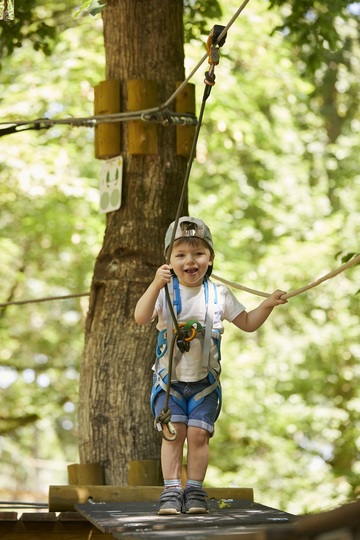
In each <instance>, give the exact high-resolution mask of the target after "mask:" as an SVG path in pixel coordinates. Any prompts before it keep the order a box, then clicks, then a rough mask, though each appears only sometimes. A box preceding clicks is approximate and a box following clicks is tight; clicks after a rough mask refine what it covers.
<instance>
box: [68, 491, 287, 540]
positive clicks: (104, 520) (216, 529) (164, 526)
mask: <svg viewBox="0 0 360 540" xmlns="http://www.w3.org/2000/svg"><path fill="white" fill-rule="evenodd" d="M209 507H210V512H209V513H208V514H203V515H188V514H181V515H179V516H159V515H158V514H157V510H158V502H156V503H154V502H136V503H130V502H128V503H125V502H124V503H87V504H76V505H75V508H76V510H77V511H78V512H79V513H80V514H81V515H82V516H84V517H86V518H87V519H88V520H89V522H90V523H92V524H93V525H95V526H96V527H97V528H98V529H99V530H101V531H102V532H103V533H107V534H109V533H111V534H112V535H113V536H114V537H115V538H119V539H123V538H133V539H135V538H136V539H144V538H146V539H148V540H151V539H160V538H166V539H168V538H182V539H183V540H187V539H188V540H190V539H191V540H196V539H199V540H200V539H201V540H203V539H205V538H212V537H217V538H219V537H220V536H221V538H225V537H226V535H229V534H231V535H234V534H241V535H242V538H244V536H243V535H244V533H247V534H249V533H250V532H251V533H252V534H254V533H257V534H259V533H260V532H261V531H262V530H263V529H264V528H266V527H268V526H269V525H271V526H272V530H273V532H274V533H275V531H278V530H279V532H280V531H281V530H282V529H281V528H282V527H283V526H284V525H289V524H291V523H293V522H294V521H295V517H294V516H292V515H290V514H287V513H285V512H282V511H281V510H276V509H274V508H269V507H267V506H263V505H261V504H257V503H254V502H252V501H245V500H232V499H212V500H210V501H209ZM283 532H285V530H283ZM252 538H255V536H252ZM256 538H257V539H258V540H260V538H263V537H261V536H256ZM273 538H275V536H274V537H273ZM279 538H280V537H279Z"/></svg>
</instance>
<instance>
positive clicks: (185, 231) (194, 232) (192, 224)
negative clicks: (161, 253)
mask: <svg viewBox="0 0 360 540" xmlns="http://www.w3.org/2000/svg"><path fill="white" fill-rule="evenodd" d="M182 223H186V226H185V227H184V226H183V228H181V224H182ZM174 226H175V221H173V222H172V223H171V225H170V226H169V228H168V230H167V231H166V235H165V255H166V251H167V249H168V247H169V246H170V243H171V238H172V235H173V231H174ZM183 236H187V237H194V236H195V237H196V238H201V240H204V242H206V243H207V244H208V246H209V247H210V248H211V249H212V251H214V245H213V239H212V236H211V232H210V229H209V227H208V226H207V225H205V223H204V222H203V221H202V220H201V219H197V218H194V217H190V216H183V217H181V218H180V219H179V221H178V225H177V228H176V233H175V237H174V240H178V239H179V238H182V237H183Z"/></svg>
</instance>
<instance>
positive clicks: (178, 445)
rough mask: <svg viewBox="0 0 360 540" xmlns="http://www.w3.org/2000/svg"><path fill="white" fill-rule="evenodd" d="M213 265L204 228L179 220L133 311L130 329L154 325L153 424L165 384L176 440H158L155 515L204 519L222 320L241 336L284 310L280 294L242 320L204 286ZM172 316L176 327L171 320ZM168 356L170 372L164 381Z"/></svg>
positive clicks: (222, 296) (226, 297)
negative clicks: (180, 333) (179, 333)
mask: <svg viewBox="0 0 360 540" xmlns="http://www.w3.org/2000/svg"><path fill="white" fill-rule="evenodd" d="M174 226H175V222H174V223H172V224H171V225H170V227H169V229H168V231H167V233H166V237H165V256H166V255H167V252H168V249H169V246H170V244H171V241H172V238H173V231H174ZM214 257H215V253H214V247H213V240H212V236H211V232H210V230H209V228H208V227H207V226H206V225H205V223H204V222H203V221H201V220H200V219H196V218H193V217H189V216H184V217H182V218H180V219H179V221H178V226H177V229H176V232H175V236H174V242H173V246H172V251H171V255H170V264H163V265H162V266H160V268H158V270H157V272H156V274H155V277H154V280H153V281H152V283H151V284H150V285H149V287H148V289H147V290H146V291H145V293H144V294H143V296H142V297H141V298H140V299H139V301H138V303H137V305H136V308H135V320H136V322H137V323H138V324H147V323H149V322H151V321H152V320H154V318H155V317H156V316H157V317H158V323H157V329H158V330H159V340H158V346H157V360H156V363H155V366H154V371H155V373H154V386H153V391H152V410H153V414H154V416H155V418H158V417H159V415H160V416H161V413H163V412H164V404H165V403H166V390H167V384H168V379H169V377H170V380H171V388H170V395H169V396H168V407H169V409H170V411H171V423H172V425H173V427H174V428H175V431H176V438H175V439H174V440H169V439H168V438H163V441H162V447H161V463H162V472H163V477H164V491H163V492H162V494H161V496H160V507H159V514H162V515H167V514H180V513H181V512H185V513H189V514H203V513H207V512H208V505H207V502H206V497H207V494H206V493H205V491H204V490H203V488H202V485H203V481H204V478H205V474H206V470H207V466H208V457H209V439H210V437H211V436H212V435H213V433H214V424H215V421H216V419H217V416H218V414H219V412H220V407H221V387H220V381H219V377H220V338H221V334H222V333H223V332H224V326H223V320H228V321H230V322H232V323H233V324H234V325H235V326H237V327H238V328H240V329H241V330H243V331H245V332H253V331H255V330H257V329H258V328H259V327H260V326H261V325H262V324H263V323H264V322H265V321H266V319H267V318H268V316H269V315H270V313H271V311H272V309H273V308H274V307H275V306H278V305H279V304H285V303H286V300H282V299H281V296H282V295H283V294H285V293H284V291H280V290H276V291H275V292H273V293H272V294H271V296H269V297H268V298H266V300H264V301H263V302H262V303H261V304H260V305H259V306H258V307H257V308H255V309H253V310H252V311H250V312H247V311H246V310H245V307H244V306H243V305H242V304H241V303H240V302H238V300H237V299H236V298H235V296H234V295H233V294H232V292H231V291H230V290H229V289H228V288H227V287H226V286H225V285H222V284H216V285H215V284H214V283H213V282H212V281H211V280H210V279H209V276H210V274H211V270H212V266H213V262H214ZM165 286H167V288H168V298H170V299H171V302H172V304H173V309H172V311H171V309H170V308H169V306H168V303H167V295H166V293H165ZM174 315H175V317H176V319H177V321H176V320H175V321H174V320H173V318H174ZM189 321H190V322H189ZM174 323H175V324H174ZM186 323H189V324H188V325H187V327H189V328H190V330H191V332H187V333H186V334H185V337H186V339H183V340H182V341H181V340H180V341H181V342H180V343H179V342H178V341H175V344H174V343H171V341H172V339H173V336H174V327H175V328H177V329H179V328H180V329H181V327H182V324H186ZM170 344H171V345H170ZM172 348H173V360H172V362H171V365H172V369H171V373H168V368H169V351H170V350H172ZM185 441H187V477H188V480H187V483H186V487H185V489H184V493H183V492H182V486H181V469H182V459H183V448H184V444H185Z"/></svg>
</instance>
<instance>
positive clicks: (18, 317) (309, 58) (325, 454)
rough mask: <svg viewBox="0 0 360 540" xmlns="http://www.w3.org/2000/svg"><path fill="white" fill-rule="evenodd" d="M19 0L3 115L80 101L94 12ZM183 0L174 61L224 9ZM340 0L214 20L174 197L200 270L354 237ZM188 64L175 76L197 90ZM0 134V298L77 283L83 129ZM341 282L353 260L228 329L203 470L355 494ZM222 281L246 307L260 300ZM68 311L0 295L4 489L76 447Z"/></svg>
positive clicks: (352, 274) (282, 491) (319, 266)
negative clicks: (187, 215) (193, 145)
mask: <svg viewBox="0 0 360 540" xmlns="http://www.w3.org/2000/svg"><path fill="white" fill-rule="evenodd" d="M19 4H20V2H19ZM35 4H36V3H35V2H34V3H32V2H31V1H29V2H27V6H28V8H27V10H26V12H25V11H21V10H23V6H18V5H17V6H16V8H17V7H19V13H20V12H21V13H22V16H21V17H18V21H19V24H20V21H22V26H19V27H18V30H19V31H20V30H21V32H22V34H23V35H24V36H25V38H24V41H23V46H22V47H17V44H16V42H15V41H14V30H12V31H11V28H12V27H11V24H15V23H16V21H15V23H6V25H5V23H2V27H1V34H0V45H1V47H2V50H3V51H4V52H6V50H8V51H9V52H10V53H11V54H10V56H8V57H4V58H3V59H2V72H1V83H0V88H1V93H0V95H1V117H2V119H1V121H2V122H3V121H7V120H9V121H10V120H18V119H25V120H27V119H36V118H44V117H48V118H64V117H66V116H74V117H82V116H87V115H91V114H92V111H93V91H92V87H93V86H94V85H95V84H97V83H98V82H99V81H100V80H102V79H104V51H103V37H102V24H101V18H100V16H99V15H98V16H97V17H95V18H92V17H90V16H88V15H85V16H81V17H80V18H78V19H75V20H74V19H72V16H71V12H70V11H69V7H68V3H66V5H65V3H64V5H62V4H61V3H57V10H58V11H59V13H56V14H54V13H53V8H52V4H51V3H50V2H43V3H42V4H43V5H42V6H41V7H40V6H36V5H35ZM196 4H198V5H195V4H194V3H192V2H191V3H190V2H189V4H188V5H187V6H186V9H185V15H186V16H189V17H190V15H191V9H196V13H197V20H198V21H199V22H200V23H201V24H199V25H195V26H194V25H193V26H191V25H190V24H186V25H185V27H186V31H187V32H189V31H191V34H188V35H189V39H190V41H189V42H188V44H187V46H186V70H187V72H188V71H189V70H190V69H191V68H192V67H193V66H194V65H195V64H196V63H197V61H198V60H199V58H200V56H202V55H203V53H204V51H205V48H204V45H203V44H204V43H205V41H206V39H207V33H208V31H209V29H210V28H211V27H212V25H213V24H215V23H216V24H226V23H227V22H228V20H229V19H230V17H231V16H232V14H233V13H234V11H235V10H236V9H237V7H238V6H237V5H236V3H235V2H234V1H233V0H231V1H229V2H226V5H225V4H224V3H221V2H220V6H219V5H215V6H213V8H212V9H213V11H212V12H210V13H209V12H204V11H202V7H203V4H202V3H201V2H198V3H196ZM204 4H205V3H204ZM208 4H209V3H206V5H207V6H208ZM300 4H301V5H300ZM211 5H212V4H211ZM357 6H358V4H356V3H351V4H350V3H349V7H347V6H346V7H341V6H340V3H339V6H335V5H334V6H332V12H331V13H330V11H329V10H328V9H327V8H326V4H325V3H318V4H317V9H316V10H315V8H314V7H313V2H301V3H296V2H294V3H293V5H292V3H290V2H282V1H281V0H279V1H278V2H273V7H272V9H271V10H270V11H269V10H267V9H265V10H264V3H263V2H258V1H257V0H252V1H251V2H250V3H249V5H248V6H247V7H246V9H245V10H244V12H243V14H242V15H241V17H240V18H239V19H238V20H237V22H236V23H235V24H234V25H233V26H232V28H231V30H230V31H229V34H228V38H227V41H226V44H225V46H224V47H223V49H222V50H221V60H220V65H219V66H218V67H217V69H216V74H217V79H216V85H215V87H214V89H213V90H212V94H211V97H210V99H209V100H208V103H207V106H206V113H205V118H204V124H203V127H202V131H201V134H200V140H199V144H198V151H197V160H196V162H195V163H194V165H193V171H192V176H191V180H190V185H189V205H190V212H191V214H193V215H199V216H200V217H202V218H203V219H204V220H205V221H206V222H207V223H208V224H209V226H210V227H211V229H212V232H213V235H214V240H215V246H216V260H215V272H216V274H219V275H220V276H222V277H225V278H226V279H230V280H233V281H236V282H238V283H242V284H244V285H247V286H249V287H254V288H256V289H262V290H268V291H271V290H273V289H274V288H275V287H281V288H283V289H286V290H289V291H290V290H292V289H295V288H297V287H298V286H301V285H303V284H305V283H307V282H310V281H312V280H314V279H315V278H316V277H319V276H320V275H322V274H324V273H326V272H327V271H329V270H330V269H332V268H335V267H336V266H339V265H340V264H341V262H342V261H341V258H342V257H343V256H345V255H346V254H348V253H352V252H357V251H358V238H359V231H360V218H359V211H358V209H359V202H360V190H359V184H360V176H359V174H358V170H359V157H358V156H359V155H360V152H359V131H360V114H359V106H358V103H359V84H358V81H359V69H360V51H359V43H358V36H359V32H358V24H359V20H358V14H359V11H358V9H357ZM73 7H74V10H75V8H76V3H75V2H74V3H73ZM208 9H209V6H208ZM220 9H221V13H220ZM31 10H32V11H31ZM202 13H203V16H200V15H201V14H202ZM26 14H27V15H26ZM209 14H210V15H211V14H213V15H214V16H215V19H214V20H211V19H210V20H208V15H209ZM36 17H37V19H38V21H37V23H36ZM59 17H60V19H59ZM15 19H16V17H15ZM34 19H35V22H30V21H34ZM56 21H59V26H57V23H56ZM204 21H205V22H206V24H205V25H204ZM40 22H41V23H42V24H41V25H40ZM44 25H46V26H49V27H51V28H55V29H56V31H55V30H54V31H51V30H50V34H49V33H46V29H45V27H44ZM40 27H41V28H42V30H41V31H40ZM41 32H44V34H43V36H42V34H41ZM9 35H11V36H12V38H11V39H12V41H11V43H12V48H11V46H9V45H8V43H9V42H10V41H9V39H10V38H9ZM36 36H38V37H36ZM39 36H40V37H39ZM45 43H48V48H47V47H44V44H45ZM31 44H33V45H34V46H35V49H38V50H34V49H33V47H31V46H30V45H31ZM200 45H201V47H202V48H200ZM6 47H7V49H6ZM200 50H201V52H199V51H200ZM50 51H51V56H46V55H44V53H50ZM203 67H204V69H200V70H199V72H198V73H197V74H196V75H195V77H194V80H193V81H192V82H194V83H196V85H197V97H198V99H200V98H201V96H202V90H203V71H205V69H206V66H205V65H204V66H203ZM0 144H1V158H2V159H1V163H0V170H1V180H2V181H1V183H0V192H1V195H0V200H1V214H0V223H1V236H0V251H1V265H0V276H1V284H2V287H1V291H2V292H1V298H0V301H1V302H3V303H7V302H11V301H16V300H22V299H28V298H32V299H36V298H42V297H47V296H59V295H71V294H73V293H81V292H87V291H88V290H89V288H90V283H91V277H92V272H93V266H94V261H95V258H96V256H97V254H98V252H99V250H100V247H101V243H102V236H103V233H104V218H103V217H102V216H99V215H98V199H99V196H98V181H99V180H98V178H99V170H100V165H99V162H98V161H96V160H95V159H94V151H93V131H92V130H91V129H89V128H74V127H73V128H71V127H68V126H55V127H52V128H51V129H49V130H46V131H23V132H22V133H17V134H12V135H7V136H5V137H2V138H1V139H0ZM176 207H177V201H174V216H175V212H176ZM358 280H359V268H358V267H355V268H353V269H351V270H349V271H348V272H347V273H346V274H342V275H340V276H338V277H337V278H335V279H334V280H333V281H331V282H328V283H327V284H324V285H322V286H320V287H318V288H316V289H313V290H312V291H310V292H308V293H306V294H304V295H301V296H298V297H296V298H294V299H291V300H290V302H289V304H288V305H287V306H285V307H282V308H278V309H277V310H276V312H275V313H274V314H273V316H272V318H271V319H270V320H269V321H268V322H267V324H266V325H265V326H264V327H263V328H262V329H261V330H260V331H259V332H257V333H256V335H251V336H245V335H241V334H239V333H238V332H233V331H232V329H231V326H230V325H229V326H228V327H227V329H226V334H225V339H224V342H223V350H222V355H223V379H222V380H223V390H224V392H223V394H224V406H223V412H222V415H221V417H220V419H219V422H218V424H217V428H216V436H215V437H214V439H213V440H212V442H211V463H210V467H209V472H208V476H207V482H208V485H218V486H220V485H237V486H249V487H253V488H254V491H255V499H256V500H257V501H258V502H260V503H263V504H270V505H272V506H277V507H279V508H282V509H284V510H288V511H290V512H302V511H315V510H318V509H321V508H327V507H332V506H335V505H337V504H340V503H341V502H344V501H346V500H351V499H352V498H355V497H356V496H358V495H359V492H358V485H359V475H360V468H359V452H360V443H359V437H358V433H359V417H360V415H359V412H360V396H359V371H360V368H359V359H360V346H359V295H357V294H356V293H357V291H358V290H359V285H358ZM236 294H237V296H238V297H239V298H240V300H241V301H242V302H243V303H244V304H245V305H246V306H247V307H248V308H249V309H251V307H253V306H254V305H255V304H256V303H257V302H258V301H259V299H258V298H255V297H253V296H250V295H248V294H246V293H239V292H236ZM86 311H87V297H86V296H84V297H80V298H71V299H67V300H56V301H48V302H42V303H34V304H27V305H23V306H16V305H8V306H6V307H3V308H1V311H0V339H1V344H2V347H1V351H0V388H1V397H2V399H1V405H0V451H1V457H2V462H3V464H7V467H6V468H5V467H3V469H2V473H1V476H0V489H1V493H2V494H3V495H2V498H7V499H12V498H14V497H17V496H18V495H17V493H16V492H17V491H33V492H36V491H38V492H39V495H38V496H39V497H43V498H45V497H46V493H47V486H48V484H56V483H66V481H67V476H66V463H67V462H69V461H78V446H77V402H78V373H79V364H80V359H81V356H82V351H83V334H84V320H85V315H86ZM149 421H151V420H150V416H149ZM224 448H226V452H224ZM5 469H6V472H5ZM9 486H12V488H11V490H9V491H8V488H9Z"/></svg>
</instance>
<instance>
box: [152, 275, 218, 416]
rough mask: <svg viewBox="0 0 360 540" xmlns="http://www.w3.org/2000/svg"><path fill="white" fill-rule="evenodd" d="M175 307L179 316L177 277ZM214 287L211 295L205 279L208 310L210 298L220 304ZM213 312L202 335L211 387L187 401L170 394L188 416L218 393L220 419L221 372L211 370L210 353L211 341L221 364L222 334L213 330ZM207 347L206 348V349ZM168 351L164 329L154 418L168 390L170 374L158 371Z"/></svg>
mask: <svg viewBox="0 0 360 540" xmlns="http://www.w3.org/2000/svg"><path fill="white" fill-rule="evenodd" d="M172 281H173V297H174V299H173V305H174V308H176V313H177V315H179V314H180V313H181V308H182V306H181V296H180V287H179V281H178V279H177V277H176V276H174V277H173V280H172ZM210 283H212V282H210ZM212 285H213V291H212V292H211V294H210V295H209V283H208V278H205V279H204V295H205V305H206V309H207V306H208V303H209V297H210V299H211V303H213V304H217V303H218V297H217V289H216V285H215V283H213V284H212ZM209 311H210V312H211V314H210V315H211V316H210V321H208V324H207V328H206V329H205V336H204V333H202V336H203V338H204V342H205V341H206V342H208V343H204V349H205V350H204V354H203V364H204V363H205V361H206V365H207V367H208V370H209V373H208V377H209V382H210V385H209V386H208V387H207V388H206V389H205V390H203V391H202V392H199V393H197V394H196V395H195V396H193V397H191V398H190V399H189V400H186V399H185V397H184V396H183V395H182V394H181V393H180V392H177V391H175V390H174V389H173V388H170V394H171V396H172V397H173V399H174V400H175V401H176V403H178V405H179V406H180V407H181V408H182V410H183V411H184V413H185V414H186V415H189V414H191V412H192V411H193V410H194V409H195V408H196V407H197V406H198V405H200V403H202V402H203V401H204V398H205V396H207V395H209V394H211V392H214V391H215V392H216V394H217V397H218V407H217V414H216V419H217V418H218V416H219V414H220V410H221V405H222V392H221V384H220V371H219V372H217V371H216V370H215V369H213V368H210V366H209V353H210V345H211V341H213V343H215V344H216V347H217V353H218V360H219V362H220V360H221V355H220V341H221V334H220V332H219V331H218V330H214V329H212V328H211V326H212V312H213V306H211V309H210V310H209ZM209 322H210V324H211V326H209ZM205 345H206V347H205ZM167 350H168V329H164V330H162V331H161V332H159V335H158V342H157V346H156V365H155V375H156V379H155V382H154V384H153V387H152V391H151V396H150V406H151V410H152V413H153V415H154V416H156V415H155V406H154V404H155V399H156V396H157V395H158V393H159V392H161V391H165V392H166V389H167V384H168V372H167V370H166V369H165V368H163V369H160V370H159V371H158V367H159V359H160V358H162V357H163V356H164V355H165V354H166V352H167Z"/></svg>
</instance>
